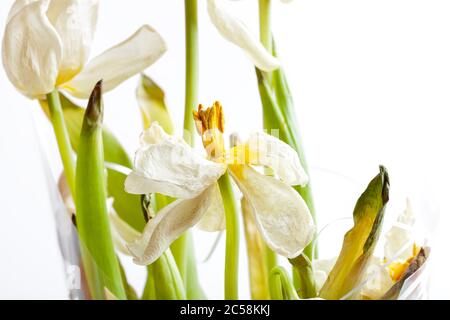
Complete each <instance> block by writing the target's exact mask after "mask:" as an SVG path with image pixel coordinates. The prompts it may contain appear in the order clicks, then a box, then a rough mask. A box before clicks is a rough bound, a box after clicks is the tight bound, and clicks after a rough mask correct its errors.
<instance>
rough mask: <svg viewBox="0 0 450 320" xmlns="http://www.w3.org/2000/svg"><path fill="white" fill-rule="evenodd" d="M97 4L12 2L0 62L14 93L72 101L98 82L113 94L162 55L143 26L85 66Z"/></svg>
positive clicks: (160, 44)
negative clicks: (57, 95)
mask: <svg viewBox="0 0 450 320" xmlns="http://www.w3.org/2000/svg"><path fill="white" fill-rule="evenodd" d="M98 3H99V1H98V0H51V1H50V0H16V2H15V3H14V5H13V6H12V8H11V10H10V12H9V15H8V18H7V24H6V28H5V34H4V38H3V47H2V58H3V65H4V67H5V71H6V74H7V75H8V78H9V79H10V81H11V83H12V84H13V85H14V86H15V87H16V88H17V90H19V91H20V92H21V93H22V94H24V95H26V96H27V97H30V98H40V97H42V96H44V95H45V94H47V93H49V92H51V91H53V90H54V88H55V87H60V88H63V89H65V90H67V91H68V92H69V93H70V94H72V95H73V96H76V97H79V98H87V97H89V95H90V92H91V90H92V88H93V87H94V85H95V83H97V81H99V80H101V79H103V81H104V82H103V87H104V90H106V91H107V90H111V89H113V88H115V87H116V86H117V85H119V84H120V83H121V82H122V81H124V80H126V79H128V78H129V77H130V76H133V75H134V74H136V73H138V72H140V71H142V70H143V69H145V68H147V67H148V66H150V65H151V64H152V63H153V62H155V61H156V60H157V59H158V58H159V57H160V56H161V55H162V54H163V53H164V52H165V50H166V46H165V43H164V41H163V39H162V38H161V36H160V35H159V34H158V33H157V32H156V31H155V30H154V29H152V28H151V27H149V26H146V25H145V26H143V27H141V28H140V29H139V30H137V31H136V32H135V34H133V35H132V36H131V37H130V38H128V39H127V40H125V41H124V42H122V43H120V44H118V45H117V46H115V47H113V48H111V49H109V50H107V51H105V52H104V53H102V54H101V55H100V56H97V57H96V58H94V59H93V60H91V61H90V62H89V63H87V60H88V58H89V54H90V48H91V43H92V40H93V37H94V33H95V28H96V24H97V14H98ZM86 63H87V64H86Z"/></svg>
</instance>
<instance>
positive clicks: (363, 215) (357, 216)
mask: <svg viewBox="0 0 450 320" xmlns="http://www.w3.org/2000/svg"><path fill="white" fill-rule="evenodd" d="M388 200H389V176H388V173H387V171H386V169H385V168H384V167H383V166H380V173H379V174H378V175H377V176H376V177H375V178H373V180H372V181H371V182H370V183H369V185H368V186H367V189H366V190H365V191H364V193H363V194H362V195H361V196H360V197H359V199H358V202H357V203H356V206H355V209H354V211H353V221H354V226H353V228H352V229H351V230H350V231H348V232H347V233H346V234H345V237H344V243H343V245H342V249H341V253H340V254H339V257H338V260H337V261H336V264H335V265H334V267H333V269H332V270H331V272H330V274H329V275H328V279H327V281H326V282H325V284H324V285H323V287H322V289H321V291H320V297H321V298H324V299H331V300H335V299H340V298H343V297H344V296H346V295H347V294H348V293H349V292H350V291H351V290H352V289H353V288H354V287H355V286H356V285H358V284H359V283H360V281H361V277H362V276H363V275H364V273H365V271H366V269H367V266H368V263H369V259H370V257H371V256H372V254H373V250H374V249H375V245H376V243H377V241H378V237H379V234H380V230H381V226H382V223H383V217H384V210H385V206H386V203H387V202H388Z"/></svg>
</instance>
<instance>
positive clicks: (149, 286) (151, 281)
mask: <svg viewBox="0 0 450 320" xmlns="http://www.w3.org/2000/svg"><path fill="white" fill-rule="evenodd" d="M142 300H156V291H155V276H154V274H153V265H151V264H150V265H148V266H147V281H146V282H145V287H144V292H143V293H142Z"/></svg>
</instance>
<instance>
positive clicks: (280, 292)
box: [269, 267, 300, 300]
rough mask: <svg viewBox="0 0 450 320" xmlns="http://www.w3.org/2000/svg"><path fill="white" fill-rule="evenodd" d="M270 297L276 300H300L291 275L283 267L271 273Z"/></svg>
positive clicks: (274, 269) (276, 268)
mask: <svg viewBox="0 0 450 320" xmlns="http://www.w3.org/2000/svg"><path fill="white" fill-rule="evenodd" d="M269 286H270V295H271V297H272V299H275V300H300V298H299V297H298V295H297V292H296V291H295V288H294V286H293V284H292V282H291V280H290V279H289V275H288V274H287V272H286V270H284V268H283V267H275V268H273V269H272V271H271V272H270V280H269Z"/></svg>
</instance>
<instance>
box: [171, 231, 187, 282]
mask: <svg viewBox="0 0 450 320" xmlns="http://www.w3.org/2000/svg"><path fill="white" fill-rule="evenodd" d="M188 233H189V232H188V231H187V232H185V233H183V234H182V235H181V236H180V237H179V238H178V239H177V240H176V241H174V242H173V243H172V245H171V246H170V251H172V255H173V257H174V259H175V261H176V263H177V267H178V270H179V271H180V275H181V278H182V279H183V280H184V284H185V286H187V282H188V281H189V279H188V278H187V235H188Z"/></svg>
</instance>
